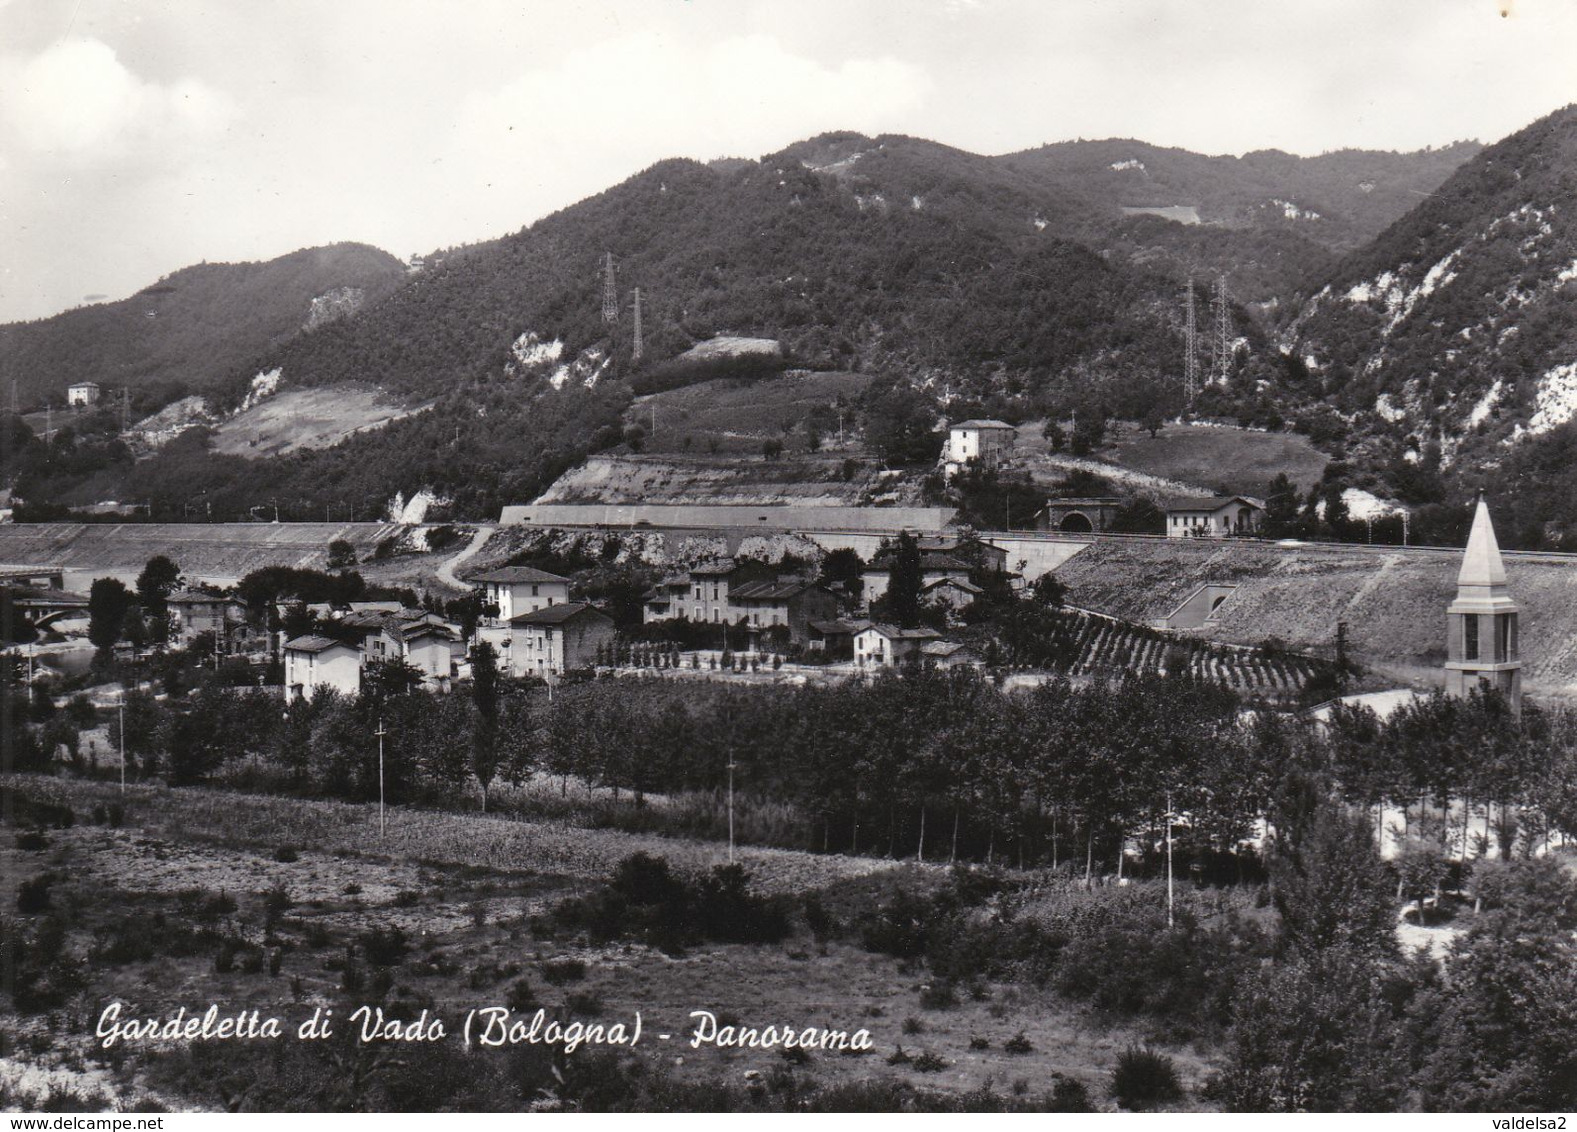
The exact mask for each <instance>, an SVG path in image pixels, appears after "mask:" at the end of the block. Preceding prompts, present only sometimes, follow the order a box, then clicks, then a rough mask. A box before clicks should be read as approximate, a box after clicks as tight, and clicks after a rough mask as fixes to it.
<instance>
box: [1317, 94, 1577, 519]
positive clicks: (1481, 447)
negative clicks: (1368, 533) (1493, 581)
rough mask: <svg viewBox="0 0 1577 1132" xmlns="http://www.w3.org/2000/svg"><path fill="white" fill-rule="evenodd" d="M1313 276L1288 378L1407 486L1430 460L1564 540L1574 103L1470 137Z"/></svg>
mask: <svg viewBox="0 0 1577 1132" xmlns="http://www.w3.org/2000/svg"><path fill="white" fill-rule="evenodd" d="M1311 291H1312V292H1313V293H1312V297H1310V298H1309V299H1308V300H1307V301H1306V302H1305V303H1304V304H1303V305H1302V307H1301V309H1300V310H1299V311H1298V312H1297V317H1296V319H1295V320H1294V321H1293V322H1292V323H1291V324H1290V326H1289V328H1288V332H1287V341H1286V344H1287V347H1288V350H1289V354H1290V355H1291V356H1292V357H1294V358H1297V359H1300V361H1299V363H1298V365H1296V366H1289V368H1288V375H1289V378H1290V379H1292V381H1291V384H1292V388H1290V389H1289V390H1288V393H1289V394H1297V393H1303V394H1306V395H1310V396H1320V397H1324V398H1325V399H1326V400H1327V401H1329V402H1330V403H1331V404H1332V405H1333V406H1334V407H1335V408H1336V409H1338V410H1339V411H1340V412H1341V413H1342V414H1343V415H1344V417H1345V418H1346V422H1347V426H1346V427H1347V428H1348V429H1349V430H1350V432H1351V434H1352V438H1353V439H1354V440H1355V441H1356V442H1357V444H1356V452H1357V453H1358V455H1359V456H1360V458H1361V459H1362V460H1363V461H1364V462H1365V463H1366V464H1368V465H1369V466H1370V467H1373V468H1379V469H1382V470H1385V471H1386V473H1387V474H1388V476H1389V478H1390V486H1391V487H1392V488H1393V489H1395V490H1397V491H1398V492H1399V493H1400V494H1401V495H1402V496H1403V497H1404V498H1407V496H1408V493H1409V492H1412V493H1413V494H1414V496H1415V498H1413V499H1411V500H1409V501H1411V502H1425V501H1427V498H1428V494H1429V493H1430V492H1438V491H1439V489H1440V482H1441V477H1440V474H1439V473H1442V472H1443V473H1444V475H1445V480H1446V484H1447V486H1454V487H1456V488H1458V489H1459V491H1458V492H1457V494H1463V493H1465V492H1467V491H1468V490H1470V489H1472V488H1473V487H1476V486H1479V485H1480V484H1482V485H1483V486H1485V487H1486V488H1487V489H1488V490H1489V492H1490V493H1491V496H1492V498H1493V499H1494V502H1495V504H1496V521H1497V523H1498V524H1502V525H1505V526H1507V527H1509V528H1510V531H1511V533H1512V535H1513V537H1514V539H1515V540H1516V542H1518V543H1519V544H1521V545H1538V544H1539V543H1541V542H1542V543H1544V544H1545V545H1549V544H1551V543H1554V544H1556V545H1571V544H1572V543H1573V541H1574V540H1577V506H1574V504H1573V503H1572V500H1574V499H1577V425H1574V424H1573V423H1572V422H1573V417H1574V413H1577V317H1574V315H1577V107H1568V108H1566V109H1564V110H1561V111H1558V112H1557V113H1555V114H1552V115H1550V116H1548V117H1546V118H1544V119H1541V120H1540V121H1538V122H1535V123H1534V124H1533V125H1531V126H1529V127H1527V128H1526V129H1523V130H1521V131H1519V132H1517V133H1516V134H1513V135H1512V136H1511V137H1509V138H1506V139H1505V140H1504V141H1501V142H1499V143H1497V144H1495V145H1493V146H1490V147H1489V148H1487V149H1485V150H1484V151H1483V152H1482V153H1480V154H1478V155H1477V156H1476V157H1474V158H1473V159H1472V160H1470V161H1469V162H1468V163H1467V164H1466V165H1465V166H1464V167H1463V168H1462V169H1461V170H1460V171H1458V172H1457V173H1456V174H1455V175H1453V176H1452V177H1451V178H1450V179H1449V180H1447V181H1446V182H1445V183H1444V184H1443V185H1442V186H1440V188H1439V189H1438V190H1437V191H1436V192H1435V193H1434V194H1433V195H1432V196H1431V197H1430V198H1428V199H1427V200H1425V201H1423V202H1421V203H1420V204H1419V205H1418V206H1417V207H1416V208H1415V209H1414V210H1413V211H1411V212H1410V213H1409V214H1408V215H1407V216H1406V217H1404V218H1403V219H1401V220H1400V221H1398V222H1397V223H1396V224H1394V225H1392V226H1391V227H1390V228H1388V229H1387V230H1386V231H1385V232H1384V233H1382V234H1381V235H1380V236H1379V238H1377V239H1376V240H1374V241H1373V242H1372V243H1370V244H1369V245H1367V246H1366V247H1364V248H1363V249H1361V250H1360V251H1357V252H1355V253H1353V254H1352V255H1350V256H1348V257H1347V258H1346V259H1344V260H1343V261H1342V262H1341V263H1340V264H1339V265H1338V266H1337V267H1336V268H1335V269H1333V270H1332V271H1331V272H1329V273H1328V275H1327V276H1326V277H1325V278H1324V279H1323V280H1318V281H1316V285H1315V287H1313V288H1311ZM1300 374H1301V375H1302V380H1301V382H1299V381H1297V380H1296V379H1297V377H1298V376H1299V375H1300ZM1299 386H1301V388H1299ZM1453 480H1454V481H1455V482H1454V483H1453V482H1452V481H1453Z"/></svg>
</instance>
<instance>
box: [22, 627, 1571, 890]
mask: <svg viewBox="0 0 1577 1132" xmlns="http://www.w3.org/2000/svg"><path fill="white" fill-rule="evenodd" d="M473 663H474V665H475V671H476V677H475V679H474V680H473V681H472V682H471V684H470V685H469V689H470V690H469V694H466V693H465V692H462V693H459V694H455V695H450V696H433V695H430V694H428V693H426V692H423V691H421V690H419V689H420V681H419V679H417V678H416V677H415V675H414V674H413V673H411V672H410V671H409V670H406V669H404V666H403V665H399V664H389V665H375V666H373V667H371V668H370V669H369V671H368V674H367V679H366V681H365V686H364V690H363V692H362V694H361V695H360V696H357V697H348V698H344V697H338V696H335V695H333V694H331V693H328V692H325V691H320V692H319V694H318V696H317V697H316V698H314V699H313V700H312V701H310V702H298V703H293V704H290V705H288V707H286V706H284V705H282V704H281V703H280V701H279V700H278V699H277V697H274V696H272V695H268V694H264V693H261V692H256V691H245V690H237V689H233V688H225V687H222V686H218V685H210V686H207V687H204V688H202V689H200V690H199V691H197V692H196V693H194V694H193V695H192V696H191V697H189V698H188V700H187V701H186V702H184V703H181V702H168V701H155V700H153V699H152V698H151V697H149V696H147V695H145V694H134V695H132V696H130V697H128V703H127V711H126V719H127V723H126V747H127V750H128V753H129V756H130V758H131V760H132V762H133V765H134V766H135V767H136V768H137V770H138V772H139V773H142V774H145V775H146V774H155V773H156V774H160V775H164V776H167V777H168V778H169V779H170V780H171V781H174V782H178V783H190V782H198V781H203V780H205V779H208V778H211V777H213V776H214V775H216V774H220V773H223V774H224V775H225V776H226V777H228V778H235V777H236V776H241V777H242V778H243V779H245V780H247V781H249V782H252V783H253V784H255V785H258V786H262V787H266V788H279V789H285V790H289V791H292V792H298V793H303V794H321V795H328V796H333V797H342V798H351V799H358V798H359V799H365V798H368V797H371V796H373V794H374V792H375V790H376V781H377V780H376V755H377V749H378V743H377V740H376V737H375V732H376V731H377V730H378V725H379V723H380V722H382V723H383V724H384V730H385V731H386V732H387V736H386V739H385V743H384V753H385V767H386V784H387V788H388V790H389V796H390V797H391V798H394V799H396V800H418V799H424V798H425V799H442V798H445V797H452V796H455V795H457V794H462V793H469V792H473V791H475V790H476V789H478V788H480V789H481V790H482V791H483V793H484V798H485V793H486V791H487V789H488V788H489V787H491V786H492V785H493V784H494V783H495V782H496V781H519V780H521V779H522V778H524V777H525V776H527V775H529V774H530V773H532V772H534V771H538V772H546V773H550V774H553V775H562V776H566V777H568V776H574V777H577V778H580V779H583V780H585V781H586V782H588V783H590V784H592V785H593V786H597V787H602V788H605V789H608V790H610V791H611V792H612V793H613V794H614V795H615V796H618V795H620V794H623V793H625V792H628V794H629V795H631V796H632V797H633V798H634V799H635V800H636V802H637V804H638V803H639V802H640V800H641V799H643V798H644V796H645V795H646V794H648V793H655V792H663V793H684V792H697V793H701V794H706V793H716V792H720V791H722V790H723V789H724V788H725V786H726V784H727V780H728V778H727V773H726V772H727V768H728V767H729V765H730V764H732V765H733V766H734V771H735V773H734V784H735V788H736V790H737V792H738V794H739V795H740V796H741V797H742V798H743V799H744V800H745V802H746V803H747V804H759V805H763V806H766V805H782V804H787V805H788V806H790V807H791V808H792V810H793V812H794V813H795V814H797V815H798V816H797V818H796V819H795V820H796V822H797V829H796V831H795V832H794V834H793V836H792V837H790V838H789V840H790V841H792V842H793V843H797V844H801V845H806V846H814V847H817V848H828V849H844V850H849V851H853V852H862V851H864V852H869V851H873V850H875V851H881V852H886V853H891V854H898V855H902V854H907V853H917V854H921V855H926V856H934V855H936V854H938V853H940V852H942V849H941V848H940V846H941V845H943V844H944V843H945V845H946V853H947V855H949V856H953V855H958V854H962V855H966V856H972V857H977V858H985V859H996V858H998V857H1000V856H1004V855H1011V856H1012V857H1013V858H1015V859H1019V860H1022V861H1024V862H1025V863H1029V862H1044V863H1061V862H1065V861H1068V860H1069V859H1070V858H1078V859H1079V861H1080V862H1081V863H1082V865H1083V866H1084V867H1085V868H1090V867H1093V861H1094V859H1095V858H1096V856H1097V855H1101V854H1104V855H1107V856H1109V855H1110V853H1111V851H1112V848H1113V847H1114V846H1115V845H1116V844H1118V843H1119V842H1120V841H1121V840H1124V839H1127V838H1131V837H1139V838H1140V839H1141V840H1143V839H1145V838H1153V837H1155V836H1158V834H1157V833H1156V831H1158V830H1159V829H1161V827H1162V826H1163V825H1164V823H1165V817H1166V815H1167V814H1168V813H1170V814H1173V815H1186V820H1185V821H1184V824H1185V825H1186V826H1187V828H1188V829H1189V831H1190V832H1189V835H1188V836H1189V837H1190V838H1191V839H1192V841H1193V843H1194V845H1195V848H1196V849H1197V850H1199V851H1201V852H1232V851H1233V850H1235V848H1236V847H1237V846H1238V845H1239V843H1240V842H1241V841H1242V839H1244V838H1245V837H1247V836H1248V835H1249V833H1250V832H1251V830H1252V829H1253V828H1254V825H1255V822H1256V821H1257V819H1259V818H1260V817H1261V816H1262V815H1264V814H1266V813H1267V812H1269V811H1270V810H1272V809H1273V808H1274V803H1275V799H1276V797H1277V793H1278V791H1280V790H1282V789H1283V787H1284V783H1285V781H1286V778H1287V775H1288V773H1289V768H1304V769H1305V770H1307V771H1308V772H1309V773H1312V774H1316V775H1318V776H1321V778H1322V780H1324V781H1328V782H1330V783H1334V784H1335V785H1334V787H1333V789H1334V790H1335V791H1336V792H1337V793H1338V794H1339V796H1340V797H1341V798H1342V799H1344V800H1345V801H1346V802H1347V803H1351V804H1358V805H1364V806H1372V805H1375V804H1378V803H1381V802H1389V803H1392V804H1399V805H1408V806H1412V807H1415V809H1416V810H1417V811H1418V812H1419V813H1420V814H1424V813H1430V812H1433V810H1431V809H1430V807H1434V808H1435V809H1439V808H1440V807H1442V806H1443V805H1444V803H1445V802H1446V800H1448V799H1462V798H1468V799H1471V800H1472V801H1473V802H1475V803H1478V804H1489V805H1492V806H1493V807H1494V810H1495V812H1496V813H1498V815H1499V817H1498V819H1497V820H1498V821H1500V822H1501V823H1503V824H1504V825H1505V828H1506V830H1507V836H1506V837H1504V838H1501V839H1500V841H1501V844H1502V846H1503V847H1506V846H1510V845H1511V844H1513V843H1514V842H1515V843H1516V844H1518V845H1521V846H1523V847H1524V848H1525V847H1527V846H1528V845H1530V844H1532V843H1533V842H1534V841H1535V839H1536V838H1538V837H1541V836H1543V835H1544V834H1545V833H1547V832H1549V831H1550V830H1554V829H1558V830H1565V831H1577V717H1574V716H1573V715H1572V714H1571V713H1567V712H1552V713H1544V712H1540V711H1539V710H1538V709H1536V708H1533V707H1531V706H1530V707H1528V708H1527V709H1525V710H1524V712H1523V714H1522V716H1521V718H1520V720H1517V719H1515V718H1513V717H1511V716H1510V715H1509V713H1508V712H1506V710H1505V707H1504V704H1503V703H1502V702H1501V701H1499V700H1498V699H1496V698H1495V697H1493V696H1487V697H1475V698H1472V699H1469V700H1465V701H1464V700H1447V699H1434V700H1426V701H1422V702H1421V703H1420V704H1419V705H1417V706H1416V707H1414V708H1412V709H1409V710H1407V711H1404V712H1401V713H1399V714H1398V716H1396V717H1394V718H1393V719H1392V720H1391V721H1389V722H1386V723H1383V724H1382V723H1380V722H1379V721H1378V720H1376V719H1375V718H1374V716H1373V715H1372V713H1364V712H1360V711H1338V712H1337V714H1336V716H1335V717H1334V719H1333V721H1332V722H1331V724H1330V725H1329V727H1328V728H1323V729H1320V728H1315V727H1312V726H1306V725H1304V724H1302V723H1300V722H1298V721H1296V720H1294V719H1291V718H1289V717H1287V716H1285V715H1281V714H1277V713H1273V712H1269V711H1254V712H1245V710H1244V707H1243V705H1242V704H1241V703H1240V702H1239V700H1238V698H1237V697H1236V696H1235V695H1234V694H1233V693H1232V692H1230V691H1229V690H1227V689H1225V688H1222V687H1220V686H1219V685H1214V684H1208V683H1201V682H1198V681H1195V680H1192V679H1189V678H1187V677H1184V676H1176V675H1170V676H1165V677H1160V676H1130V677H1127V678H1125V679H1123V680H1121V681H1120V682H1116V683H1105V682H1095V683H1090V684H1087V685H1083V686H1074V685H1070V684H1069V683H1067V682H1065V681H1061V680H1053V681H1050V682H1048V683H1046V684H1045V685H1043V686H1041V687H1039V688H1037V689H1035V690H1033V691H1028V692H1015V693H1004V692H1002V691H1000V690H998V689H997V688H996V686H995V685H993V684H992V683H991V682H990V681H989V680H987V679H985V678H983V677H981V676H979V675H977V674H975V673H973V672H970V671H967V670H965V671H959V670H951V671H945V670H920V671H915V672H911V673H908V674H906V675H904V676H902V677H898V676H894V675H890V674H889V675H883V676H881V677H879V678H877V679H875V680H873V681H869V682H860V681H855V682H850V683H846V684H842V685H836V686H825V687H821V686H815V687H805V688H798V689H783V688H776V687H773V688H762V687H751V688H740V687H728V686H722V685H715V684H704V685H695V684H691V683H679V684H675V683H671V682H668V681H639V682H630V681H610V680H596V681H589V682H586V683H582V684H572V685H567V686H565V687H563V688H562V689H560V690H559V692H558V693H557V695H556V696H555V697H554V698H553V699H552V701H551V703H550V702H549V701H548V700H547V698H546V696H545V694H544V693H543V691H542V690H541V689H540V688H532V687H530V686H527V685H524V684H521V683H518V682H514V681H508V680H501V679H500V678H499V677H498V676H497V673H496V670H495V666H494V663H493V661H492V659H491V654H490V650H489V649H488V648H487V647H486V646H478V649H477V650H476V656H475V658H474V661H473ZM19 718H20V719H22V720H23V721H26V720H27V719H28V718H29V717H28V716H27V714H26V712H23V713H22V715H21V716H20V717H19ZM24 729H25V723H24ZM33 730H36V727H35V728H33ZM28 741H29V742H34V743H35V746H36V741H35V740H32V739H30V740H28ZM43 761H44V759H43V756H42V753H40V756H39V765H43ZM484 804H485V803H484ZM1419 820H1420V822H1422V819H1419ZM1423 828H1424V827H1423V826H1422V825H1420V829H1423ZM1427 828H1428V829H1429V830H1430V831H1431V836H1436V837H1438V838H1439V839H1440V841H1441V843H1442V844H1445V843H1446V842H1447V841H1448V840H1450V843H1451V844H1453V845H1455V844H1460V843H1461V841H1460V839H1456V831H1455V830H1454V829H1448V828H1445V826H1444V824H1443V823H1440V822H1436V823H1434V824H1432V825H1429V826H1428V827H1427ZM1519 828H1520V829H1521V830H1522V831H1523V832H1524V834H1525V836H1524V837H1522V838H1521V839H1520V840H1518V838H1517V837H1516V832H1517V830H1518V829H1519ZM1415 832H1418V830H1415ZM1474 848H1475V846H1474V845H1472V844H1469V845H1468V850H1469V853H1471V852H1473V851H1474ZM1478 848H1480V849H1482V846H1480V847H1478Z"/></svg>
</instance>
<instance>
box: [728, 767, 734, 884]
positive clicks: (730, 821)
mask: <svg viewBox="0 0 1577 1132" xmlns="http://www.w3.org/2000/svg"><path fill="white" fill-rule="evenodd" d="M728 863H729V864H730V865H732V864H733V863H734V760H733V758H732V757H730V758H729V760H728Z"/></svg>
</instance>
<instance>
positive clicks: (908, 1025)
mask: <svg viewBox="0 0 1577 1132" xmlns="http://www.w3.org/2000/svg"><path fill="white" fill-rule="evenodd" d="M903 1032H904V1033H906V1034H923V1033H925V1023H924V1022H922V1021H920V1019H918V1018H916V1017H914V1016H913V1015H910V1016H909V1017H908V1018H905V1019H904V1020H903Z"/></svg>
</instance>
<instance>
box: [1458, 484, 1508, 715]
mask: <svg viewBox="0 0 1577 1132" xmlns="http://www.w3.org/2000/svg"><path fill="white" fill-rule="evenodd" d="M1520 612H1521V610H1520V608H1519V607H1518V605H1517V603H1516V602H1515V601H1513V600H1512V597H1511V591H1510V589H1509V588H1508V587H1507V585H1506V564H1505V563H1504V562H1503V561H1502V560H1501V557H1500V544H1499V543H1498V542H1497V541H1496V539H1495V526H1494V524H1493V523H1492V522H1491V521H1490V518H1489V507H1488V505H1487V504H1485V502H1484V498H1483V496H1480V497H1479V501H1478V506H1477V508H1476V509H1475V510H1474V512H1473V529H1472V530H1471V531H1470V532H1469V534H1468V540H1467V550H1466V551H1464V552H1463V555H1462V569H1461V570H1460V571H1458V573H1457V596H1456V599H1455V600H1454V601H1453V602H1452V603H1451V604H1450V605H1449V606H1448V607H1447V608H1446V691H1447V692H1448V693H1449V694H1451V695H1453V696H1466V695H1467V694H1468V693H1469V692H1471V691H1472V690H1473V689H1474V688H1477V687H1488V688H1495V689H1496V690H1498V691H1499V692H1500V693H1501V694H1502V695H1504V696H1505V697H1506V699H1507V700H1508V701H1509V702H1510V703H1511V707H1512V710H1513V711H1520V710H1521V709H1522V661H1521V660H1520V659H1519V656H1518V650H1519V646H1520V642H1519V640H1518V624H1517V617H1518V614H1519V613H1520Z"/></svg>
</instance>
